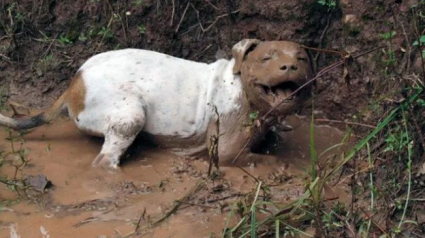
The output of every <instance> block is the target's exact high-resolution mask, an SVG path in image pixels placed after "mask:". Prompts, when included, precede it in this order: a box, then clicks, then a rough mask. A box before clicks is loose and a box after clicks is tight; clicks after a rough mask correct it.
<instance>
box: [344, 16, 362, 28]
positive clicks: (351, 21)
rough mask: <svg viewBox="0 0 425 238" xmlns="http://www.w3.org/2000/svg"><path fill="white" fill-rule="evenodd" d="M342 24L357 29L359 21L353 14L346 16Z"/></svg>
mask: <svg viewBox="0 0 425 238" xmlns="http://www.w3.org/2000/svg"><path fill="white" fill-rule="evenodd" d="M342 22H343V23H344V24H345V25H347V26H348V27H358V26H359V25H360V19H359V17H358V16H357V15H355V14H346V15H345V16H344V18H343V19H342Z"/></svg>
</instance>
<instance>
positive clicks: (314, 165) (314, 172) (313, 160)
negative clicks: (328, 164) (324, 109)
mask: <svg viewBox="0 0 425 238" xmlns="http://www.w3.org/2000/svg"><path fill="white" fill-rule="evenodd" d="M313 109H314V103H313ZM313 111H314V110H312V112H311V121H310V158H311V181H314V180H316V177H317V170H316V168H317V152H316V149H315V146H314V113H313Z"/></svg>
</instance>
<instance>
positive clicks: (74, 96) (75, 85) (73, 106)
mask: <svg viewBox="0 0 425 238" xmlns="http://www.w3.org/2000/svg"><path fill="white" fill-rule="evenodd" d="M66 94H67V96H66V102H67V103H68V110H69V113H70V116H71V117H76V116H78V114H80V112H82V111H83V110H84V108H85V105H84V100H85V98H86V86H85V85H84V82H83V77H82V72H81V71H79V72H78V73H77V74H76V75H75V77H74V78H73V79H72V81H71V85H70V86H69V89H68V91H67V93H66Z"/></svg>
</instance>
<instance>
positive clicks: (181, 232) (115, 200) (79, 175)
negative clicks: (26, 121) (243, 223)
mask: <svg viewBox="0 0 425 238" xmlns="http://www.w3.org/2000/svg"><path fill="white" fill-rule="evenodd" d="M288 124H289V125H291V126H292V127H293V128H294V130H293V131H291V132H285V133H283V134H282V136H283V139H282V141H283V144H282V145H280V146H278V147H277V148H274V150H275V151H276V152H277V153H278V154H279V156H280V157H281V158H282V161H283V163H282V164H279V165H277V166H273V167H270V166H268V167H266V166H259V167H257V168H254V169H253V168H247V171H248V172H249V173H250V174H252V175H254V176H259V177H261V178H262V179H265V180H266V181H270V182H271V183H272V182H273V181H277V182H278V183H277V185H276V186H273V187H272V194H273V200H274V201H278V202H282V203H283V202H285V201H289V200H293V199H296V198H297V197H299V196H300V195H301V194H302V193H303V192H304V184H303V182H302V180H303V178H304V177H305V176H306V175H305V171H306V168H307V167H308V166H309V159H310V157H309V155H310V142H309V140H310V138H309V137H310V132H309V121H308V120H306V119H301V118H298V117H291V118H289V119H288ZM315 131H316V149H317V152H318V154H320V153H321V152H323V151H325V150H326V149H327V148H329V147H331V146H333V145H335V144H338V143H340V142H341V140H342V136H343V135H342V133H341V132H339V131H338V130H336V129H333V128H330V127H327V126H316V128H315ZM8 136H9V134H8V133H7V132H6V131H5V130H2V131H1V133H0V137H1V138H6V137H8ZM24 138H25V143H24V144H23V146H22V147H23V148H25V149H26V150H27V154H26V159H27V160H28V164H27V166H26V167H25V168H24V169H23V170H22V171H20V172H19V173H18V177H20V176H22V175H37V174H43V175H45V176H46V177H47V179H48V180H50V181H51V182H52V183H53V187H52V188H50V189H47V190H46V191H45V192H44V193H40V192H39V193H37V194H36V195H34V199H31V200H30V201H29V200H25V199H22V200H21V201H18V202H10V204H9V205H8V206H4V204H7V201H14V200H16V199H17V195H16V193H15V192H13V191H11V190H10V189H8V188H7V186H6V185H4V184H0V202H1V204H3V205H2V206H0V237H5V238H6V237H7V238H9V237H14V238H16V237H20V238H27V237H29V238H32V237H43V238H47V237H49V238H58V237H60V238H71V237H95V238H97V237H122V236H125V235H126V234H129V233H131V232H133V231H134V230H135V228H136V227H146V226H148V225H149V224H150V223H152V222H153V221H156V220H158V219H160V218H162V217H163V216H164V214H166V213H167V212H168V211H170V209H172V207H173V205H174V202H175V201H176V200H178V199H181V198H182V197H184V196H185V195H187V194H188V192H189V191H190V190H191V189H193V188H194V186H195V185H196V184H197V182H199V181H201V180H202V179H203V178H206V176H207V172H206V171H207V169H208V163H207V162H206V161H203V160H189V159H184V158H179V157H177V156H175V155H173V154H172V153H170V152H169V151H168V150H165V149H160V148H152V147H142V148H141V149H140V151H138V152H137V153H135V155H133V156H131V158H130V159H127V160H126V162H125V163H124V164H123V165H122V171H121V172H117V173H114V174H111V173H108V172H105V171H103V170H101V169H96V168H92V167H91V162H92V160H93V159H94V157H95V156H96V155H97V153H98V152H99V150H100V147H101V144H102V140H101V139H96V138H91V137H88V136H85V135H83V134H81V133H80V132H79V131H78V130H77V129H76V128H75V126H74V125H73V124H72V122H70V121H67V120H62V121H57V122H55V123H54V124H51V125H46V126H42V127H40V128H37V129H35V130H33V131H31V132H30V133H28V134H26V135H25V136H24ZM0 148H1V149H2V150H5V151H6V152H7V151H10V150H11V143H10V141H8V140H2V143H1V144H0ZM19 148H20V145H19V143H18V142H15V143H14V149H15V150H17V149H19ZM332 153H335V151H331V152H329V154H332ZM324 157H326V156H324ZM12 160H13V156H11V155H10V156H7V158H6V161H5V162H4V164H3V166H1V167H0V174H1V176H7V177H8V178H11V177H13V176H14V172H15V169H14V167H13V166H12V162H11V161H12ZM220 170H221V171H222V177H220V178H218V179H216V180H214V181H209V182H207V183H206V184H205V187H204V189H202V190H201V191H199V192H197V193H196V194H194V195H193V196H191V197H190V198H189V199H188V200H187V203H186V204H183V205H182V206H181V207H180V209H179V210H178V211H177V212H176V213H174V214H173V215H172V216H171V217H169V218H168V219H167V220H166V221H165V222H163V223H161V224H160V225H158V226H157V227H155V228H153V229H147V228H146V229H144V231H145V233H144V234H145V236H144V237H161V238H163V237H209V236H210V234H211V233H216V234H220V233H221V229H222V228H223V227H224V224H225V222H226V219H227V214H228V212H229V210H230V205H231V204H232V202H234V201H236V200H237V199H240V198H241V197H243V196H244V194H245V193H247V192H251V191H252V190H253V189H255V181H253V179H252V178H250V177H249V176H247V175H246V174H245V173H244V172H243V171H241V170H240V169H238V168H221V169H220ZM339 190H340V191H339ZM339 190H338V191H333V192H335V193H336V194H344V193H345V189H344V188H343V187H342V188H339ZM341 197H344V195H342V196H341ZM1 204H0V205H1Z"/></svg>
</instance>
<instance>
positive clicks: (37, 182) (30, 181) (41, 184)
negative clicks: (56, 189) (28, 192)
mask: <svg viewBox="0 0 425 238" xmlns="http://www.w3.org/2000/svg"><path fill="white" fill-rule="evenodd" d="M24 181H25V184H26V185H29V186H31V187H33V188H34V189H35V190H36V191H40V192H43V191H44V190H45V189H46V188H49V187H51V186H52V182H51V181H49V180H48V179H47V177H46V176H45V175H43V174H37V175H27V176H25V178H24Z"/></svg>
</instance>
